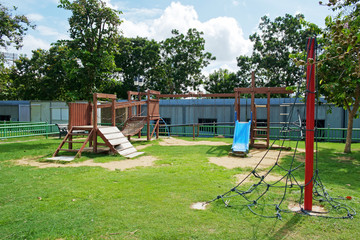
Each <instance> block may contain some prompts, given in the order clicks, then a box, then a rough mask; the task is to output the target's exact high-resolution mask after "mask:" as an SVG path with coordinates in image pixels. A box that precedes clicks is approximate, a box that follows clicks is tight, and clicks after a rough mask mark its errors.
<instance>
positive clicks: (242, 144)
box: [231, 121, 251, 153]
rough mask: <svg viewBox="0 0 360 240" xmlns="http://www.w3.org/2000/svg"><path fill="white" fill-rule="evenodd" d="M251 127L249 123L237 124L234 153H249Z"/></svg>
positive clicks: (233, 146)
mask: <svg viewBox="0 0 360 240" xmlns="http://www.w3.org/2000/svg"><path fill="white" fill-rule="evenodd" d="M250 126H251V121H249V122H239V121H236V122H235V131H234V139H233V145H232V147H231V149H232V151H233V152H246V153H247V152H248V151H249V140H250Z"/></svg>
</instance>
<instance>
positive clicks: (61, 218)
mask: <svg viewBox="0 0 360 240" xmlns="http://www.w3.org/2000/svg"><path fill="white" fill-rule="evenodd" d="M187 140H189V141H192V140H191V139H190V138H189V139H187ZM200 140H209V141H224V142H227V143H229V144H231V142H232V139H200ZM160 141H161V140H160ZM59 143H60V140H59V139H57V138H48V139H45V138H40V137H38V138H23V139H16V140H5V141H1V144H0V173H1V174H0V239H360V221H359V215H356V216H355V217H354V218H353V219H352V220H351V219H340V220H337V219H324V218H318V217H309V216H303V215H299V214H295V213H287V214H285V213H284V214H283V215H282V220H279V219H276V218H272V219H269V218H261V217H258V216H255V215H254V214H252V213H251V212H250V211H249V210H247V209H246V208H244V207H243V208H241V207H240V208H235V207H234V208H226V207H225V206H224V204H223V203H222V202H221V201H216V202H213V203H211V204H210V205H209V206H208V208H207V209H206V210H194V209H191V208H190V205H191V204H192V203H195V202H202V201H208V200H211V199H213V198H215V197H216V196H217V195H219V194H222V193H224V192H226V191H228V190H229V189H231V188H232V187H233V186H234V185H235V178H234V176H235V175H236V174H239V173H247V171H248V170H249V169H241V168H235V169H226V168H224V167H221V166H217V165H215V164H212V163H210V162H209V161H208V158H209V157H220V156H226V155H227V154H228V152H229V151H230V147H231V146H230V145H229V146H207V145H197V146H160V145H159V142H158V141H152V142H151V143H146V142H145V143H144V142H134V145H135V146H136V145H140V144H150V145H149V146H148V147H146V148H145V149H144V150H143V151H144V152H145V155H148V156H155V157H157V158H158V159H159V160H158V161H156V162H155V165H154V166H152V167H137V168H134V169H129V170H125V171H110V170H107V169H104V168H101V167H74V168H72V167H68V168H42V169H40V168H37V167H30V166H19V165H16V164H15V163H16V160H18V159H36V160H38V161H44V157H49V156H51V154H52V153H53V152H54V151H55V149H56V147H57V146H58V145H59ZM300 147H302V148H303V147H304V145H303V143H302V144H300ZM343 147H344V145H343V144H336V143H320V144H319V169H320V174H321V177H322V180H323V183H324V185H325V186H326V187H327V189H328V191H329V193H330V194H331V195H332V196H341V197H346V196H351V197H352V199H351V200H344V201H346V204H348V205H349V206H351V207H353V208H354V209H355V210H359V207H358V206H359V199H360V193H359V190H360V177H359V176H360V144H353V146H352V149H353V153H352V154H347V155H345V154H342V153H341V152H342V150H343ZM88 159H94V161H95V162H109V161H124V160H125V159H124V158H122V157H120V156H108V155H94V154H89V153H88V154H87V153H84V154H83V157H82V158H80V159H77V160H76V161H77V162H81V161H86V160H88ZM240 161H246V159H240ZM283 161H284V163H286V161H290V159H289V158H285V159H283ZM298 177H299V178H301V175H300V174H299V176H298ZM269 194H270V195H269V199H273V198H275V197H276V194H275V193H274V194H273V195H271V194H272V193H269Z"/></svg>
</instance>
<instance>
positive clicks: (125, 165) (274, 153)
mask: <svg viewBox="0 0 360 240" xmlns="http://www.w3.org/2000/svg"><path fill="white" fill-rule="evenodd" d="M135 141H136V140H135ZM159 144H160V145H161V146H194V145H208V146H225V145H230V144H229V143H224V142H221V141H219V142H212V141H186V140H182V139H177V138H172V137H170V138H167V137H166V138H162V141H160V142H159ZM151 145H152V143H149V144H146V145H140V146H137V147H136V149H137V150H142V149H144V148H146V147H149V146H151ZM266 151H267V150H265V149H252V150H251V151H250V153H249V154H248V156H247V157H245V158H241V157H233V156H224V157H211V158H209V161H210V162H211V163H214V164H217V165H219V166H223V167H226V168H229V169H232V168H237V167H240V168H245V167H252V168H253V167H255V166H257V164H258V163H259V161H260V160H261V159H262V158H263V156H264V154H265V153H266ZM279 154H280V157H284V156H286V155H291V154H293V153H292V152H289V151H281V153H280V151H278V150H270V151H268V153H267V155H266V157H265V158H264V159H263V160H262V161H261V163H260V165H259V166H258V168H260V169H261V168H266V167H269V166H272V165H274V163H275V162H276V159H277V158H278V155H279ZM156 160H158V159H157V158H155V157H152V156H143V157H139V158H136V159H129V160H123V161H114V162H108V163H95V162H94V161H93V160H87V161H84V162H80V163H67V164H63V163H57V162H38V161H36V160H34V159H21V160H18V161H17V162H16V163H17V164H19V165H29V166H34V167H39V168H48V167H81V166H93V167H103V168H106V169H109V170H112V171H114V170H125V169H129V168H134V167H139V166H144V167H148V166H153V162H154V161H156ZM245 176H246V175H245ZM245 176H242V175H237V176H236V177H237V179H238V180H239V181H241V180H242V179H243V178H244V177H245ZM267 178H268V180H269V179H270V178H271V179H272V180H274V181H276V180H278V179H279V178H281V177H280V176H273V175H268V176H267ZM272 180H270V181H272ZM249 181H252V180H251V178H249Z"/></svg>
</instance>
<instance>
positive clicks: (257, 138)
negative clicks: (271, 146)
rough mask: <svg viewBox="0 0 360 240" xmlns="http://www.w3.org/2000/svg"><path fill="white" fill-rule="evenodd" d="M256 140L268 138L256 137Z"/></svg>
mask: <svg viewBox="0 0 360 240" xmlns="http://www.w3.org/2000/svg"><path fill="white" fill-rule="evenodd" d="M254 140H266V138H261V137H254Z"/></svg>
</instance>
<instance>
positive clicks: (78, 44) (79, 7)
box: [59, 0, 121, 99]
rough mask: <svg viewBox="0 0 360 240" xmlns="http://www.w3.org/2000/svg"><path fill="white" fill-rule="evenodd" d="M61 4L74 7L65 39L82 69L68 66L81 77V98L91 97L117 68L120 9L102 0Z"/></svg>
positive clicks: (66, 0) (63, 0) (61, 3)
mask: <svg viewBox="0 0 360 240" xmlns="http://www.w3.org/2000/svg"><path fill="white" fill-rule="evenodd" d="M59 7H60V8H63V9H66V10H70V11H71V12H72V16H71V17H70V18H69V24H70V29H69V32H70V37H71V39H72V40H69V41H64V42H65V43H66V44H67V45H68V47H69V49H70V52H69V54H70V56H72V58H74V59H79V61H78V62H79V67H80V68H81V69H80V70H79V71H75V72H73V69H71V68H70V69H67V71H68V72H69V73H70V75H72V73H74V74H73V75H72V76H70V77H71V78H73V79H80V80H81V82H82V88H81V90H79V89H77V92H78V94H79V95H78V97H79V98H80V99H90V98H91V94H92V93H93V92H96V91H99V90H100V89H101V86H102V83H103V81H104V80H107V79H109V78H111V77H112V76H113V73H114V71H115V69H116V65H115V61H114V57H115V54H116V53H117V52H118V41H119V39H120V30H119V26H120V24H121V20H120V18H119V15H120V14H121V12H120V11H116V10H113V9H111V8H110V7H107V6H106V3H105V1H102V0H74V1H73V2H70V1H69V0H60V5H59Z"/></svg>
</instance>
